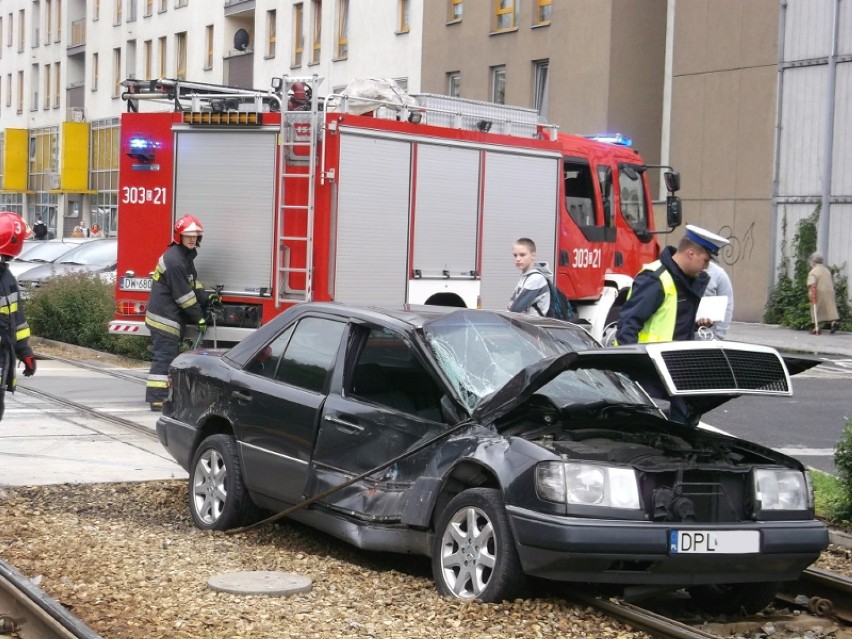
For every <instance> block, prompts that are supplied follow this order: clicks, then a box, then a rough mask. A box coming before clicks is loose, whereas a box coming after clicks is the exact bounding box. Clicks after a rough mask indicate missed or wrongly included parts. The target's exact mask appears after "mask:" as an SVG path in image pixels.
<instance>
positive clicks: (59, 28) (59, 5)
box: [56, 0, 62, 42]
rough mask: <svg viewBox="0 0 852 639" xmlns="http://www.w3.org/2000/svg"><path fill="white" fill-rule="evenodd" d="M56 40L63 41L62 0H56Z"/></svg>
mask: <svg viewBox="0 0 852 639" xmlns="http://www.w3.org/2000/svg"><path fill="white" fill-rule="evenodd" d="M56 42H62V0H56Z"/></svg>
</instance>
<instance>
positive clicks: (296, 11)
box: [293, 2, 305, 67]
mask: <svg viewBox="0 0 852 639" xmlns="http://www.w3.org/2000/svg"><path fill="white" fill-rule="evenodd" d="M304 48H305V7H304V5H303V4H302V3H301V2H297V3H296V4H294V5H293V66H294V67H300V66H302V51H303V50H304Z"/></svg>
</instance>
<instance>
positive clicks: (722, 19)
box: [668, 0, 779, 321]
mask: <svg viewBox="0 0 852 639" xmlns="http://www.w3.org/2000/svg"><path fill="white" fill-rule="evenodd" d="M673 1H674V12H675V14H674V38H673V46H674V51H673V58H672V59H673V64H672V77H671V104H670V117H671V131H670V146H669V149H668V153H669V158H670V161H671V163H672V164H673V165H674V166H675V167H676V168H677V169H678V170H680V172H681V176H682V186H683V190H682V191H681V197H682V198H683V207H684V220H685V222H687V223H692V224H697V225H699V226H702V227H705V228H707V229H709V230H711V231H714V232H717V233H719V234H721V235H723V236H726V237H730V239H731V245H730V247H728V248H727V249H726V250H724V251H723V252H722V254H721V256H720V263H721V264H722V265H723V266H724V267H725V268H726V270H727V271H728V273H729V275H731V279H732V281H733V285H734V291H735V309H734V318H735V319H737V320H745V321H758V320H760V318H761V317H762V315H763V307H764V305H765V303H766V300H767V296H768V292H769V282H770V281H771V279H772V276H773V274H774V265H773V264H772V263H771V255H772V253H773V249H772V246H773V235H774V234H773V228H772V179H773V167H774V157H775V156H774V144H775V143H774V136H775V113H776V85H777V81H776V76H777V60H778V58H777V56H778V11H779V3H778V0H749V2H741V1H740V0H688V1H686V2H684V1H680V2H677V1H676V0H673ZM673 235H674V236H675V237H674V238H672V242H673V241H675V240H676V239H679V237H680V235H681V233H680V232H676V233H674V234H673Z"/></svg>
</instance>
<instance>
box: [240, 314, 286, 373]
mask: <svg viewBox="0 0 852 639" xmlns="http://www.w3.org/2000/svg"><path fill="white" fill-rule="evenodd" d="M294 328H295V326H288V327H287V329H286V330H285V331H284V332H283V333H281V334H280V335H279V336H278V337H276V338H275V339H274V340H272V342H271V343H269V344H267V345H266V346H264V347H263V348H261V349H260V351H259V352H258V353H257V355H255V356H254V357H253V358H252V359H251V361H250V362H249V363H248V365H247V366H246V370H247V371H248V372H249V373H254V374H255V375H263V376H264V377H268V378H269V379H275V371H276V369H277V368H278V364H279V363H280V361H281V356H282V355H283V354H284V349H285V348H287V343H288V342H289V341H290V336H291V335H292V334H293V329H294Z"/></svg>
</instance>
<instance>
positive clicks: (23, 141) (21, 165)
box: [1, 129, 29, 193]
mask: <svg viewBox="0 0 852 639" xmlns="http://www.w3.org/2000/svg"><path fill="white" fill-rule="evenodd" d="M4 140H5V142H4V144H3V184H2V185H1V186H2V188H3V190H4V191H16V192H20V193H23V192H24V191H26V190H27V157H28V153H27V151H28V149H29V133H28V132H27V130H26V129H6V130H5V132H4Z"/></svg>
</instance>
